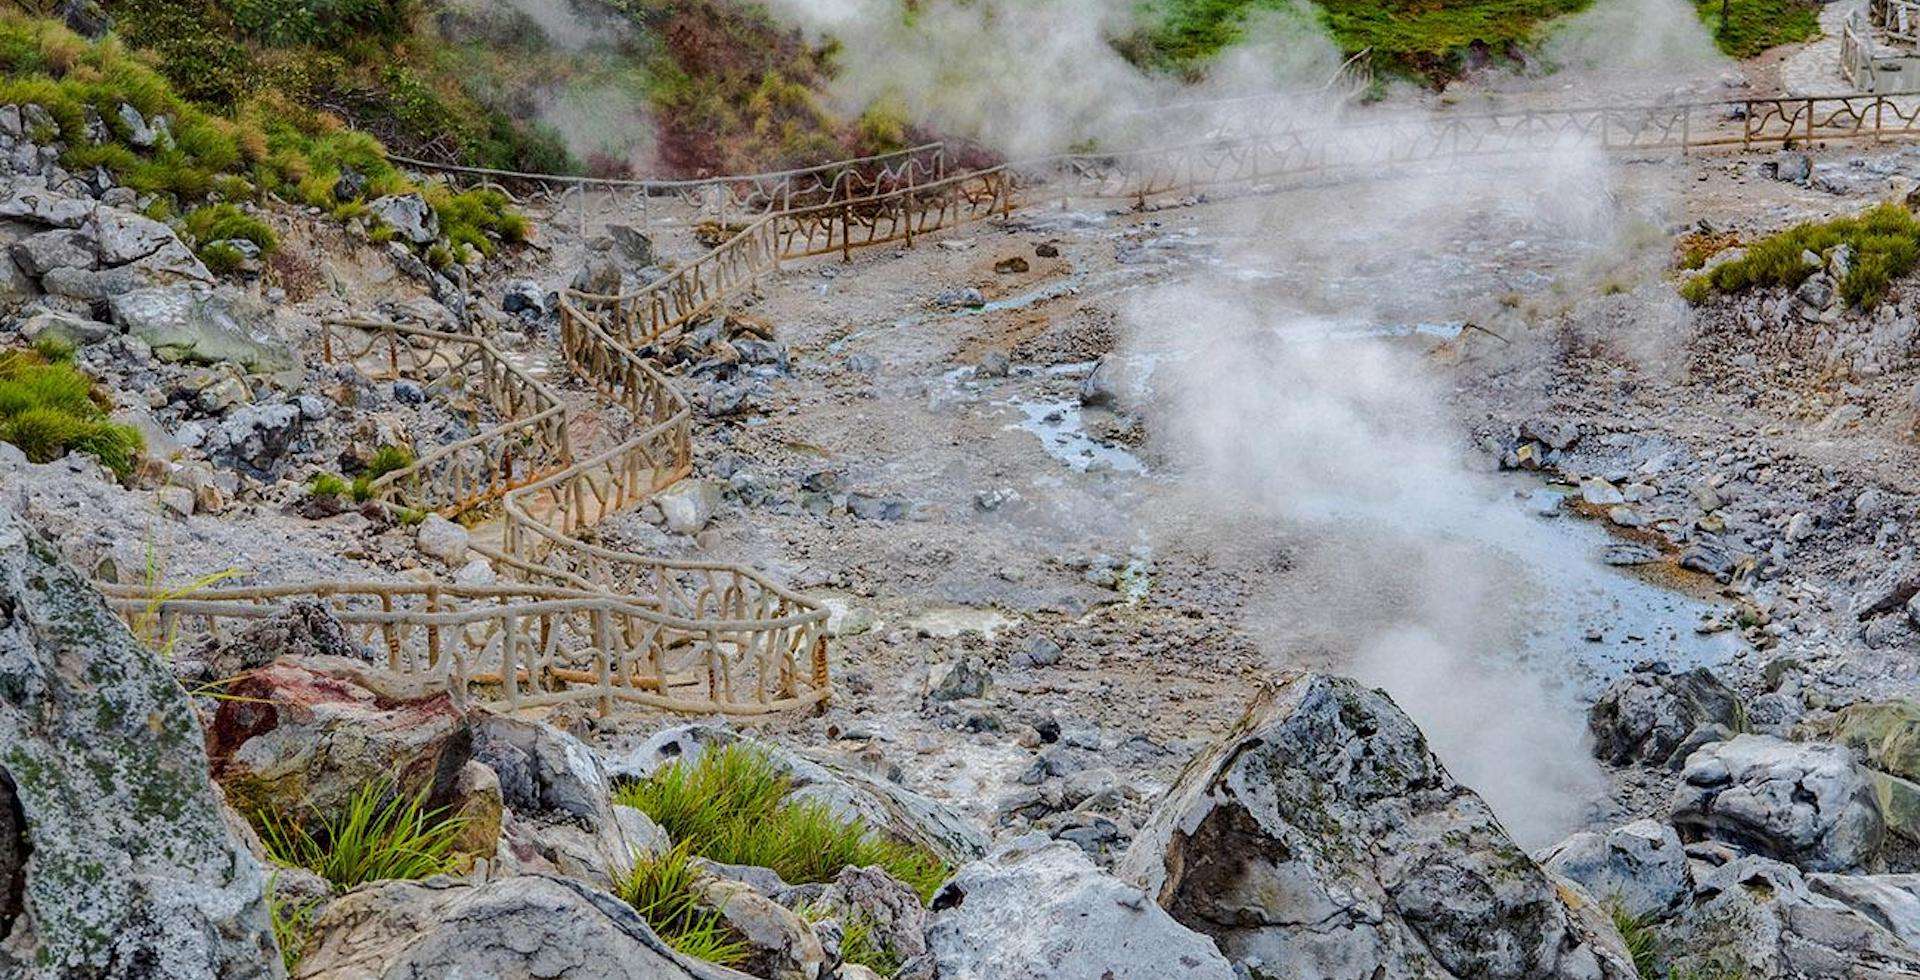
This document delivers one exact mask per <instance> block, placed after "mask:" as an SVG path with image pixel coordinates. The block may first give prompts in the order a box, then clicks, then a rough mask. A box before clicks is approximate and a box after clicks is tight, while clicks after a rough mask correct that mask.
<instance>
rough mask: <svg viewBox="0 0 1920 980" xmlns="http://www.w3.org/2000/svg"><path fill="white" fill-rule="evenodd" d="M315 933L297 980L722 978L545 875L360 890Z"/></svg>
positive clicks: (604, 898)
mask: <svg viewBox="0 0 1920 980" xmlns="http://www.w3.org/2000/svg"><path fill="white" fill-rule="evenodd" d="M314 935H315V939H314V941H313V944H312V946H311V947H310V948H309V951H308V953H307V955H306V956H305V958H303V959H302V960H301V962H300V967H299V970H298V972H297V973H296V976H297V977H301V978H312V980H321V978H327V980H346V978H349V977H352V978H367V980H403V978H416V977H418V978H424V977H553V978H561V977H567V978H578V980H586V978H596V980H599V978H605V980H691V978H715V980H718V978H721V977H724V976H727V975H728V974H729V973H730V971H727V972H722V971H720V970H718V969H717V968H714V967H711V966H706V965H704V964H701V963H699V962H698V961H696V960H691V959H689V960H682V959H680V957H678V956H677V955H676V954H675V953H674V952H673V950H672V949H670V948H669V947H668V946H667V944H666V943H664V942H662V941H661V939H660V937H658V936H656V935H655V934H654V932H653V930H652V929H649V928H647V924H646V923H645V922H644V921H642V920H641V918H640V917H639V915H637V914H635V912H634V911H633V909H632V908H631V907H630V906H628V905H626V904H625V903H623V902H621V901H620V900H618V899H616V898H614V897H613V896H612V895H608V894H604V893H602V892H597V891H594V890H592V889H590V888H587V887H585V886H582V885H581V884H579V883H577V882H574V881H569V880H567V879H564V878H554V877H549V876H545V875H522V876H518V877H512V878H504V879H500V880H496V881H490V882H487V883H485V884H480V885H473V884H467V883H465V882H459V881H455V880H453V879H450V878H432V879H429V880H427V881H423V882H414V881H391V882H382V883H380V884H376V885H369V886H367V887H364V888H359V889H356V890H354V891H352V892H349V893H348V894H346V895H344V896H342V897H340V898H339V899H336V900H335V901H334V902H333V903H331V904H330V905H328V906H327V909H326V911H325V912H324V913H322V914H321V916H320V918H319V919H318V921H316V922H315V923H314ZM734 976H737V974H735V975H734Z"/></svg>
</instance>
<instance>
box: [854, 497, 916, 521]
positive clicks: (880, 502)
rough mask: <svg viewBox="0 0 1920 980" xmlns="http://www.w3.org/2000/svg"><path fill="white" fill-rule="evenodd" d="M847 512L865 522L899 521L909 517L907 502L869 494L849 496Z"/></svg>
mask: <svg viewBox="0 0 1920 980" xmlns="http://www.w3.org/2000/svg"><path fill="white" fill-rule="evenodd" d="M847 512H848V513H850V514H852V515H853V516H855V517H858V518H860V519H861V520H863V521H899V520H905V519H906V516H907V502H906V501H904V500H901V499H899V498H896V497H876V496H874V495H872V494H867V493H857V492H856V493H849V494H847Z"/></svg>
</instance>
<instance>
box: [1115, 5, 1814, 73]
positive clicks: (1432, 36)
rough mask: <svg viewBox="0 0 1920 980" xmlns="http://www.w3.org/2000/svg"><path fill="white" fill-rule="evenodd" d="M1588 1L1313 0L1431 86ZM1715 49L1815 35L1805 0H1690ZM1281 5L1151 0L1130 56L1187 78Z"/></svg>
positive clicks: (1395, 66) (1389, 67)
mask: <svg viewBox="0 0 1920 980" xmlns="http://www.w3.org/2000/svg"><path fill="white" fill-rule="evenodd" d="M1591 2H1593V0H1317V6H1316V7H1315V9H1316V10H1317V11H1318V14H1319V16H1320V19H1321V22H1322V23H1323V24H1324V26H1325V27H1326V30H1327V32H1328V34H1329V35H1331V36H1332V38H1333V39H1334V42H1335V43H1336V44H1338V45H1339V46H1340V47H1341V49H1342V50H1343V51H1345V52H1346V53H1349V54H1351V53H1353V52H1357V51H1361V50H1365V49H1369V48H1370V49H1372V51H1373V59H1374V64H1375V65H1376V66H1377V67H1379V68H1380V69H1382V70H1384V71H1386V72H1389V73H1396V74H1404V75H1412V76H1416V77H1420V78H1424V79H1427V80H1430V81H1435V82H1440V81H1445V80H1447V79H1449V78H1452V77H1455V76H1457V75H1459V74H1460V73H1461V72H1462V71H1463V70H1464V69H1466V68H1467V67H1469V66H1471V65H1472V64H1473V63H1474V61H1475V60H1476V59H1480V58H1491V59H1496V60H1497V59H1500V58H1503V57H1507V56H1509V55H1513V54H1518V53H1521V52H1523V51H1524V50H1525V49H1526V48H1528V47H1529V46H1530V45H1532V44H1533V43H1534V42H1536V41H1538V40H1540V39H1542V38H1543V37H1545V36H1546V34H1547V33H1548V32H1550V31H1551V30H1552V28H1553V21H1554V20H1555V19H1556V18H1559V17H1562V16H1565V15H1567V14H1572V13H1576V12H1578V11H1580V10H1582V9H1584V8H1586V7H1587V6H1588V5H1589V4H1590V3H1591ZM1694 2H1695V9H1696V10H1697V11H1698V12H1699V14H1700V18H1701V20H1702V21H1703V22H1704V23H1705V24H1706V25H1707V27H1708V29H1709V30H1711V31H1712V32H1713V34H1714V37H1715V39H1716V41H1717V42H1718V43H1719V45H1720V48H1721V50H1722V51H1724V52H1726V53H1727V54H1729V55H1732V56H1733V57H1737V58H1748V57H1752V56H1754V55H1756V54H1759V53H1760V52H1761V51H1764V50H1766V49H1767V48H1769V47H1772V46H1774V45H1778V44H1787V43H1792V42H1796V41H1804V40H1807V39H1809V38H1812V37H1814V36H1817V35H1818V33H1819V27H1818V24H1817V23H1816V18H1817V15H1818V12H1819V4H1818V3H1816V2H1813V0H1730V3H1729V12H1728V16H1727V22H1726V23H1725V24H1722V23H1720V0H1694ZM1290 7H1291V3H1290V0H1151V2H1150V3H1149V5H1148V7H1147V8H1146V10H1147V12H1148V13H1147V17H1148V22H1149V24H1150V25H1151V26H1150V27H1149V28H1148V29H1147V31H1146V33H1145V35H1144V37H1143V38H1141V39H1136V41H1135V50H1136V51H1142V52H1144V53H1145V60H1148V61H1151V62H1153V63H1156V64H1158V65H1160V66H1162V67H1165V68H1170V69H1172V70H1176V71H1180V72H1184V73H1196V72H1199V71H1201V70H1203V69H1204V67H1205V65H1206V63H1207V62H1208V61H1209V60H1211V59H1212V58H1213V57H1214V56H1216V55H1218V54H1219V53H1220V52H1221V51H1222V50H1224V49H1226V48H1227V47H1229V46H1231V45H1232V44H1233V43H1235V42H1236V41H1238V40H1240V37H1241V34H1242V32H1243V29H1244V25H1245V24H1246V22H1247V19H1248V17H1249V15H1250V14H1252V13H1254V12H1256V11H1261V10H1286V9H1288V8H1290Z"/></svg>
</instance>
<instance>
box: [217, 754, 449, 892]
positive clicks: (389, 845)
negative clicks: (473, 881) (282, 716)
mask: <svg viewBox="0 0 1920 980" xmlns="http://www.w3.org/2000/svg"><path fill="white" fill-rule="evenodd" d="M254 823H255V825H256V826H257V827H258V828H259V830H260V841H261V843H262V844H264V845H266V848H267V856H268V857H270V858H272V859H273V860H274V861H275V862H276V863H278V864H283V865H289V866H293V867H300V868H306V869H307V870H309V871H312V872H313V873H315V874H317V875H319V876H320V877H322V878H325V879H327V880H328V881H330V882H332V883H333V884H334V886H335V887H336V888H340V889H347V888H352V887H354V886H355V885H360V884H364V883H366V882H369V881H386V880H391V879H402V880H417V879H420V878H427V877H431V876H433V875H437V874H445V873H448V872H451V871H453V870H454V861H455V855H454V851H453V847H454V844H455V843H456V842H457V841H458V839H459V836H460V830H461V825H462V821H461V820H459V819H458V818H444V814H443V813H442V812H441V811H439V810H428V809H427V808H426V790H424V789H422V790H421V791H420V792H419V793H416V794H414V795H412V796H405V795H401V794H400V793H399V792H397V791H396V790H395V789H394V787H393V786H392V785H391V784H389V783H385V782H377V781H376V782H369V783H367V784H366V785H364V786H361V787H360V788H359V789H358V790H356V791H354V794H353V796H352V797H350V798H349V799H348V800H347V802H346V803H345V804H343V805H342V806H341V807H340V809H338V810H337V811H335V812H331V813H322V812H319V811H313V812H309V813H307V814H304V815H301V816H297V817H296V816H291V815H288V814H278V813H272V812H265V811H262V812H258V813H255V814H254Z"/></svg>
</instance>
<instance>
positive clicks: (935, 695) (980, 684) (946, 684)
mask: <svg viewBox="0 0 1920 980" xmlns="http://www.w3.org/2000/svg"><path fill="white" fill-rule="evenodd" d="M992 684H993V675H992V674H991V673H989V672H988V671H987V665H986V664H984V663H982V662H981V661H980V658H979V657H975V656H971V655H968V656H964V657H961V658H960V659H959V660H957V661H955V662H954V664H953V666H952V667H949V668H947V672H946V673H945V674H944V675H942V676H941V678H940V683H938V684H936V685H934V688H933V691H932V692H931V693H929V694H928V695H927V696H928V697H929V698H932V699H933V700H935V701H959V700H962V699H965V698H984V697H986V696H987V688H988V687H990V686H992Z"/></svg>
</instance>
